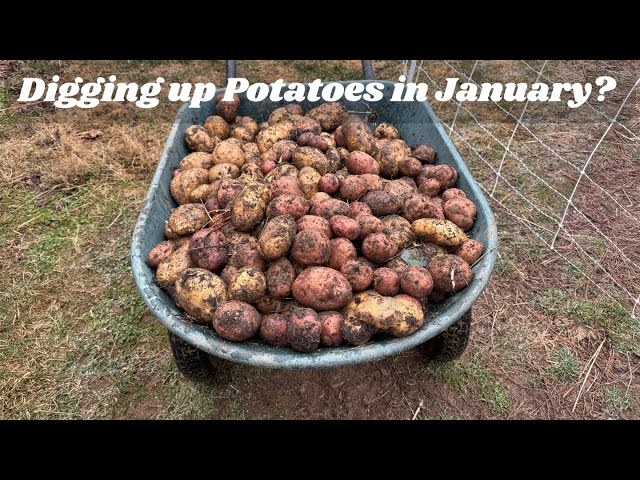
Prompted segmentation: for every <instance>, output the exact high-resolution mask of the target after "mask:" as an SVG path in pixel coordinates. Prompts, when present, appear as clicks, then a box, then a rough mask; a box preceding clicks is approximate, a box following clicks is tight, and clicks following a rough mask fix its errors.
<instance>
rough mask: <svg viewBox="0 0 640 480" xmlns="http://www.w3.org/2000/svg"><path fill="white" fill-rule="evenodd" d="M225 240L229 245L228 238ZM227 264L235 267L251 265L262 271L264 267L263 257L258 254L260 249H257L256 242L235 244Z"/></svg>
mask: <svg viewBox="0 0 640 480" xmlns="http://www.w3.org/2000/svg"><path fill="white" fill-rule="evenodd" d="M227 242H228V244H229V245H231V240H230V239H228V240H227ZM230 248H231V247H230ZM229 264H230V265H231V266H234V267H236V268H242V267H253V268H257V269H258V270H260V271H261V272H264V271H265V268H266V265H265V261H264V258H262V255H260V251H259V250H258V243H257V242H255V243H253V242H251V243H244V244H241V245H237V246H235V248H234V251H233V253H232V255H231V258H230V259H229Z"/></svg>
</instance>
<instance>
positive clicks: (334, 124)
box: [307, 102, 348, 132]
mask: <svg viewBox="0 0 640 480" xmlns="http://www.w3.org/2000/svg"><path fill="white" fill-rule="evenodd" d="M307 116H308V117H311V118H313V119H314V120H315V121H316V122H318V123H319V124H320V127H321V128H322V130H324V131H326V132H330V131H332V130H335V129H336V128H338V127H339V126H340V125H342V122H344V121H345V120H346V118H347V116H348V113H347V108H346V107H345V106H344V105H342V104H341V103H339V102H327V103H323V104H321V105H318V106H317V107H314V108H312V109H311V110H309V111H308V112H307Z"/></svg>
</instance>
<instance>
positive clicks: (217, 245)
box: [189, 228, 228, 271]
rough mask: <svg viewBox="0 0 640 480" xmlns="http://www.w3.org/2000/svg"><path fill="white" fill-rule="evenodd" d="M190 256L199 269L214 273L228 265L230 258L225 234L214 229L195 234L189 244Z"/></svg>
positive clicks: (206, 229)
mask: <svg viewBox="0 0 640 480" xmlns="http://www.w3.org/2000/svg"><path fill="white" fill-rule="evenodd" d="M189 255H190V256H191V260H192V261H193V263H194V264H196V265H197V266H198V267H199V268H205V269H207V270H211V271H214V270H217V269H218V268H220V267H222V266H223V265H226V263H227V260H228V257H227V245H226V243H225V238H224V234H223V233H222V232H221V231H219V230H218V231H216V230H213V229H212V228H205V229H203V230H200V231H199V232H196V233H194V234H193V236H192V237H191V241H190V242H189Z"/></svg>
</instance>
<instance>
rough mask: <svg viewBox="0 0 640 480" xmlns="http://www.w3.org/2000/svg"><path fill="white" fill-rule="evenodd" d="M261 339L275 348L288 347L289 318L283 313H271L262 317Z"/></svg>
mask: <svg viewBox="0 0 640 480" xmlns="http://www.w3.org/2000/svg"><path fill="white" fill-rule="evenodd" d="M260 338H262V339H263V340H264V341H265V342H267V343H268V344H269V345H273V346H275V347H287V346H288V345H289V341H288V340H287V317H286V316H285V315H283V314H281V313H270V314H268V315H264V316H263V317H262V323H261V324H260Z"/></svg>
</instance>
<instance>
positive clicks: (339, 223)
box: [329, 215, 360, 240]
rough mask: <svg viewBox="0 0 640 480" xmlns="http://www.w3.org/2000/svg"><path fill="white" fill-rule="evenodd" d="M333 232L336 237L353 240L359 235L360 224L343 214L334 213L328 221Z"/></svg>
mask: <svg viewBox="0 0 640 480" xmlns="http://www.w3.org/2000/svg"><path fill="white" fill-rule="evenodd" d="M329 223H330V224H331V229H332V230H333V233H335V234H336V236H338V237H344V238H346V239H348V240H355V239H356V238H358V236H359V235H360V226H359V225H358V222H356V221H355V220H354V219H353V218H349V217H346V216H344V215H335V216H333V217H331V220H330V222H329Z"/></svg>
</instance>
